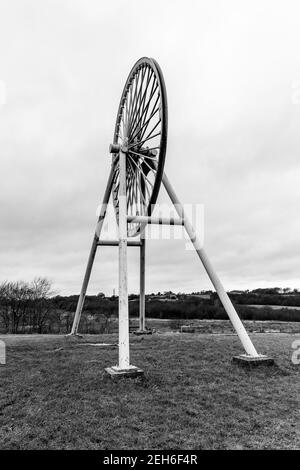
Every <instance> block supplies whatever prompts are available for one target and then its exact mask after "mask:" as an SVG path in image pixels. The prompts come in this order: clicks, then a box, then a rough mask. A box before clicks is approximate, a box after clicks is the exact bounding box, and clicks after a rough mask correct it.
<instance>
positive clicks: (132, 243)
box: [97, 240, 142, 246]
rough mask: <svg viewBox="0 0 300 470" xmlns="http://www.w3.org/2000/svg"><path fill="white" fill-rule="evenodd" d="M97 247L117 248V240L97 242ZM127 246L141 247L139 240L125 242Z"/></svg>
mask: <svg viewBox="0 0 300 470" xmlns="http://www.w3.org/2000/svg"><path fill="white" fill-rule="evenodd" d="M97 245H101V246H118V245H119V240H99V241H98V242H97ZM127 246H142V242H140V241H139V240H127Z"/></svg>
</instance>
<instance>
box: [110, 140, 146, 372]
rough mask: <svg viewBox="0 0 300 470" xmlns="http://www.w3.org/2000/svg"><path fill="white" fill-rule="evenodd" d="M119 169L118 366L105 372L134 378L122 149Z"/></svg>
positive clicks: (124, 162)
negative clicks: (130, 341)
mask: <svg viewBox="0 0 300 470" xmlns="http://www.w3.org/2000/svg"><path fill="white" fill-rule="evenodd" d="M119 169H120V172H119V364H118V366H113V367H108V368H107V369H105V370H106V372H107V373H108V374H110V375H111V376H112V377H122V376H131V377H134V376H137V375H142V374H143V371H142V370H141V369H138V368H137V367H135V366H131V365H130V358H129V311H128V287H127V196H126V153H124V152H123V151H122V149H120V152H119Z"/></svg>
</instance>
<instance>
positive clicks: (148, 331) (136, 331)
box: [133, 330, 153, 336]
mask: <svg viewBox="0 0 300 470" xmlns="http://www.w3.org/2000/svg"><path fill="white" fill-rule="evenodd" d="M152 333H153V331H152V330H135V331H134V332H133V334H134V335H138V336H141V335H152Z"/></svg>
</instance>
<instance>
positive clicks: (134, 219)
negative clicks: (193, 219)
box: [127, 215, 184, 225]
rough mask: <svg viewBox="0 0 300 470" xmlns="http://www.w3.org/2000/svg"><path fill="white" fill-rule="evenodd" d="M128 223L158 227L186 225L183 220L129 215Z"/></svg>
mask: <svg viewBox="0 0 300 470" xmlns="http://www.w3.org/2000/svg"><path fill="white" fill-rule="evenodd" d="M127 222H130V223H136V224H157V225H184V220H183V219H180V218H178V219H173V218H172V217H171V218H167V217H147V216H146V215H137V216H133V215H128V216H127Z"/></svg>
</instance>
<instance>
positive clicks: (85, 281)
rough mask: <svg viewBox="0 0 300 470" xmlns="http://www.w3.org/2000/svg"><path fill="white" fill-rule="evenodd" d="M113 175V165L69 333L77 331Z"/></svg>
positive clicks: (74, 333) (73, 333)
mask: <svg viewBox="0 0 300 470" xmlns="http://www.w3.org/2000/svg"><path fill="white" fill-rule="evenodd" d="M113 175H114V172H113V167H111V170H110V174H109V178H108V182H107V185H106V190H105V193H104V197H103V202H102V207H101V211H100V215H99V218H98V222H97V225H96V230H95V235H94V238H93V242H92V246H91V251H90V255H89V259H88V262H87V267H86V270H85V275H84V279H83V283H82V287H81V292H80V296H79V299H78V303H77V308H76V312H75V316H74V320H73V325H72V330H71V335H76V334H77V332H78V326H79V322H80V317H81V313H82V309H83V304H84V299H85V295H86V290H87V287H88V283H89V280H90V276H91V271H92V267H93V263H94V259H95V254H96V251H97V244H98V242H99V237H100V234H101V230H102V225H103V221H104V218H105V214H106V209H107V204H108V202H109V197H110V193H111V189H112V183H113Z"/></svg>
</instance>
